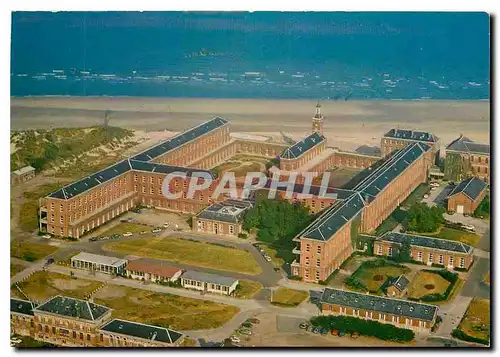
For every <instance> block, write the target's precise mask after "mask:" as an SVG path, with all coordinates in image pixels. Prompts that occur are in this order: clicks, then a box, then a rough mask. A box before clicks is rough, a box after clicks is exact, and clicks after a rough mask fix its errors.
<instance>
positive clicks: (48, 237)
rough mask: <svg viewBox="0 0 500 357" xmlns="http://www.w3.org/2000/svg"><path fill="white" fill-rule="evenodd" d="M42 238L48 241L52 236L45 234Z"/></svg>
mask: <svg viewBox="0 0 500 357" xmlns="http://www.w3.org/2000/svg"><path fill="white" fill-rule="evenodd" d="M42 238H45V239H50V238H52V236H51V235H50V234H45V235H43V236H42Z"/></svg>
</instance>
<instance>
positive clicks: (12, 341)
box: [10, 337, 23, 343]
mask: <svg viewBox="0 0 500 357" xmlns="http://www.w3.org/2000/svg"><path fill="white" fill-rule="evenodd" d="M10 342H11V343H21V342H23V341H21V339H20V338H17V337H13V338H11V339H10Z"/></svg>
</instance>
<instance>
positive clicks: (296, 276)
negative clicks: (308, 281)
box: [288, 275, 302, 280]
mask: <svg viewBox="0 0 500 357" xmlns="http://www.w3.org/2000/svg"><path fill="white" fill-rule="evenodd" d="M288 279H290V280H302V277H301V276H299V275H292V276H290V277H289V278H288Z"/></svg>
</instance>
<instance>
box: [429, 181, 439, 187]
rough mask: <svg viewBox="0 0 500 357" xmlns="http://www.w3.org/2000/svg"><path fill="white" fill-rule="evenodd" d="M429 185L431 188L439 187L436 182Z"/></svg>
mask: <svg viewBox="0 0 500 357" xmlns="http://www.w3.org/2000/svg"><path fill="white" fill-rule="evenodd" d="M429 185H430V186H431V187H439V183H438V182H431V183H430V184H429Z"/></svg>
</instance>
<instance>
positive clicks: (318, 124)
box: [312, 100, 323, 135]
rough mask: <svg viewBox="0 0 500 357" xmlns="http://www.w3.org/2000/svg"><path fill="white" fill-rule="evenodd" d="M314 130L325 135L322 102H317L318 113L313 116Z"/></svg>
mask: <svg viewBox="0 0 500 357" xmlns="http://www.w3.org/2000/svg"><path fill="white" fill-rule="evenodd" d="M312 132H313V133H319V134H320V135H323V115H322V114H321V104H319V100H318V104H316V113H315V114H314V116H313V117H312Z"/></svg>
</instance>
